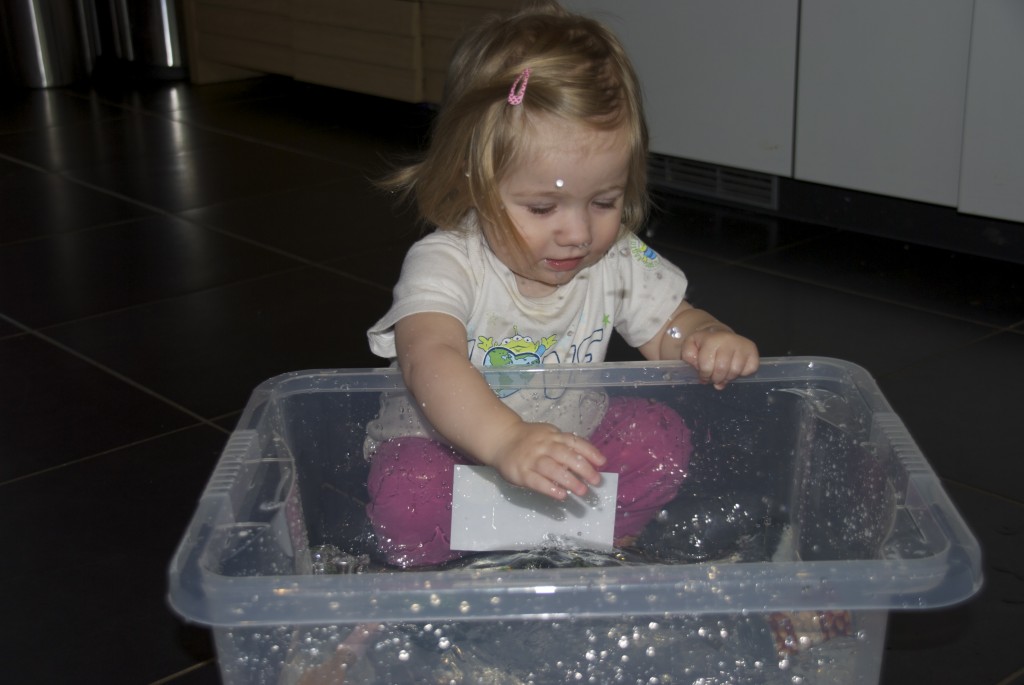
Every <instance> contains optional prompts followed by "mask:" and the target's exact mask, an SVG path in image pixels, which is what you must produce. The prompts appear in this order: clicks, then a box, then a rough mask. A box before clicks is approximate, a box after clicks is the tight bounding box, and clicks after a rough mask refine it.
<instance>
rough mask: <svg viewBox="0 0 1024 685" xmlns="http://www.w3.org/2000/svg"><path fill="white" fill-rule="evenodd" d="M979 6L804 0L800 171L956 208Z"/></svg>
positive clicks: (809, 177) (937, 0)
mask: <svg viewBox="0 0 1024 685" xmlns="http://www.w3.org/2000/svg"><path fill="white" fill-rule="evenodd" d="M973 5H974V2H973V0H857V2H848V1H847V0H816V1H815V2H805V3H803V4H802V8H801V13H800V59H799V62H800V66H799V73H798V77H797V79H798V82H799V90H798V97H797V119H796V162H795V176H796V178H798V179H801V180H805V181H812V182H816V183H825V184H829V185H835V186H841V187H845V188H852V189H856V190H863V191H868V192H874V193H881V194H883V195H891V196H896V197H902V198H908V199H913V200H921V201H924V202H932V203H936V204H941V205H949V206H955V205H956V204H957V194H958V185H959V174H960V148H961V140H962V137H963V112H964V101H965V92H966V87H967V62H968V52H969V48H970V33H971V13H972V8H973Z"/></svg>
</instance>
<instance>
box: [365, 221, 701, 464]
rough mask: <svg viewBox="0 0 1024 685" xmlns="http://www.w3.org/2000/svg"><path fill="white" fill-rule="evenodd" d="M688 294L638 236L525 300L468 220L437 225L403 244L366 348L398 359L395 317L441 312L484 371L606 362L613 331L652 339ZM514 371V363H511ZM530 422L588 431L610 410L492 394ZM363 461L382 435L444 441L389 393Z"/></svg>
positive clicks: (540, 393) (574, 398)
mask: <svg viewBox="0 0 1024 685" xmlns="http://www.w3.org/2000/svg"><path fill="white" fill-rule="evenodd" d="M685 293H686V277H685V276H684V275H683V273H682V271H680V270H679V269H678V268H677V267H676V266H675V265H673V264H671V263H669V262H667V261H665V260H664V259H662V258H661V257H660V256H659V255H658V254H657V253H656V252H654V250H652V249H650V248H649V247H647V245H645V244H644V243H643V241H641V240H640V239H639V238H637V237H635V236H628V237H626V238H623V239H621V240H619V241H618V242H617V243H616V244H615V245H614V246H613V247H612V249H611V250H609V251H608V253H607V254H606V255H605V256H604V257H603V258H602V259H601V260H600V261H598V262H597V263H596V264H594V265H592V266H590V267H588V268H586V269H584V270H583V271H581V272H580V273H579V274H577V275H576V277H575V278H573V279H572V280H571V281H569V283H567V284H565V285H563V286H561V287H559V288H558V289H556V290H555V291H554V292H553V293H552V294H550V295H548V296H545V297H541V298H531V297H524V296H523V295H521V294H520V293H519V290H518V288H517V286H516V282H515V274H513V273H512V271H510V270H509V268H508V267H506V266H505V265H504V264H503V263H502V262H501V261H500V260H499V259H498V258H497V257H496V256H495V254H494V253H493V252H492V251H491V249H490V248H489V247H488V245H487V243H486V240H485V239H484V237H483V234H482V232H481V231H480V230H479V229H477V228H476V227H475V226H468V227H467V228H465V229H464V230H458V231H435V232H434V233H431V234H430V235H428V236H426V237H424V238H423V239H421V240H420V241H418V242H417V243H416V244H414V245H413V246H412V248H410V250H409V253H408V254H407V255H406V258H405V262H404V264H403V265H402V275H401V277H400V278H399V280H398V283H397V284H396V285H395V289H394V301H393V303H392V305H391V309H390V310H389V311H388V312H387V314H385V315H384V317H383V318H382V319H381V320H380V321H378V322H377V323H376V324H375V325H374V326H373V327H372V328H370V330H369V331H368V334H367V335H368V338H369V342H370V349H371V350H372V351H373V353H374V354H377V355H379V356H381V357H385V358H387V359H389V360H394V358H395V331H394V326H395V323H396V322H398V321H399V320H400V319H402V318H404V317H406V316H409V315H411V314H417V313H425V312H436V313H443V314H448V315H450V316H453V317H455V318H456V319H458V320H459V321H461V322H462V323H463V324H464V325H465V327H466V353H467V356H468V357H469V359H470V361H472V362H473V363H474V364H476V365H478V366H481V367H484V368H495V367H516V366H520V365H535V364H580V363H591V362H601V361H604V358H605V354H606V352H607V350H608V344H609V341H610V339H611V333H612V330H613V328H614V329H617V330H618V331H619V333H620V334H621V335H622V337H623V338H624V339H625V340H626V342H627V343H629V344H630V345H632V346H633V347H639V346H640V345H643V344H644V343H646V342H647V341H649V340H650V339H651V338H653V337H654V336H655V335H656V334H657V333H658V332H659V331H660V330H661V327H662V326H664V324H665V322H666V321H668V319H669V317H670V316H671V315H672V313H673V312H674V311H675V309H676V307H678V306H679V303H680V302H681V301H682V299H683V297H684V295H685ZM509 370H512V369H509ZM496 392H497V394H498V395H499V396H501V397H502V399H503V400H504V401H505V403H506V404H508V405H509V406H510V407H511V408H512V409H514V410H515V411H516V412H518V413H519V414H520V416H522V417H523V418H524V419H525V420H527V421H542V422H545V423H552V424H554V425H556V426H558V427H559V428H560V429H561V430H564V431H567V432H575V433H577V434H578V435H583V436H588V435H590V433H591V432H592V431H593V429H594V428H596V427H597V424H598V423H600V421H601V419H602V418H603V415H604V410H605V408H606V407H607V398H606V397H605V396H604V393H602V392H597V391H574V392H571V393H567V392H565V391H564V390H559V389H557V388H555V389H553V388H538V389H537V390H535V391H534V390H531V391H523V390H516V389H510V390H507V391H503V390H502V389H500V388H499V389H497V390H496ZM367 435H368V437H367V444H366V451H367V456H368V457H369V456H370V455H371V454H372V452H373V451H374V450H375V448H376V445H377V444H378V443H379V442H380V441H383V440H386V439H389V438H394V437H403V436H413V435H415V436H425V437H431V438H433V439H439V440H443V439H442V438H441V437H440V436H439V435H438V434H437V433H436V432H435V431H434V430H433V429H432V428H431V427H430V426H429V424H428V423H427V422H426V420H425V419H424V418H423V417H422V414H421V412H420V411H419V408H418V407H416V406H415V405H414V404H413V403H412V402H410V401H409V397H408V396H407V395H404V394H403V395H387V396H383V397H382V400H381V413H380V415H379V416H378V418H377V420H375V421H373V422H371V424H370V425H369V426H368V427H367Z"/></svg>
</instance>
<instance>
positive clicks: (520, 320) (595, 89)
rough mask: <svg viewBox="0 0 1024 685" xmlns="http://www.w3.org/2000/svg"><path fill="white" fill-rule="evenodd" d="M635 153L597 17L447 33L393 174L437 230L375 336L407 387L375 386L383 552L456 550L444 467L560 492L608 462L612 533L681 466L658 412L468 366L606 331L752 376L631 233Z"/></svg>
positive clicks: (661, 355) (663, 411) (621, 530)
mask: <svg viewBox="0 0 1024 685" xmlns="http://www.w3.org/2000/svg"><path fill="white" fill-rule="evenodd" d="M646 158H647V129H646V124H645V122H644V117H643V111H642V104H641V94H640V88H639V84H638V82H637V78H636V75H635V73H634V71H633V68H632V66H631V65H630V63H629V60H628V58H627V57H626V55H625V53H624V51H623V49H622V46H621V45H620V44H619V42H618V40H617V39H616V38H615V37H614V36H613V35H612V34H611V33H610V32H609V31H608V30H607V29H606V28H604V27H603V26H602V25H601V24H599V23H597V22H595V21H593V20H591V19H588V18H585V17H582V16H578V15H574V14H570V13H568V12H566V11H565V10H563V9H562V8H560V7H559V6H558V5H556V4H554V3H548V4H543V5H540V6H538V7H534V8H532V9H529V10H525V11H523V12H520V13H519V14H516V15H514V16H511V17H507V18H503V19H494V20H491V21H490V22H488V23H486V24H484V25H483V26H481V27H480V28H479V29H477V30H476V31H474V32H472V33H471V34H470V35H469V36H468V37H467V38H465V39H464V40H463V41H462V42H461V43H460V45H459V47H458V49H457V50H456V54H455V57H454V59H453V62H452V65H451V68H450V70H449V73H448V80H447V90H446V94H445V99H444V102H443V103H442V107H441V110H440V112H439V114H438V118H437V120H436V122H435V127H434V130H433V135H432V139H431V145H430V148H429V150H428V152H427V154H426V156H425V159H424V160H423V161H422V162H420V163H418V164H415V165H413V166H410V167H407V168H405V169H402V170H400V171H399V172H397V173H396V174H395V175H394V177H393V178H391V179H390V181H389V184H388V185H389V186H390V187H391V188H393V189H395V190H400V191H402V192H405V193H412V194H414V196H415V198H416V201H417V204H418V207H419V210H420V213H421V215H422V217H423V218H424V219H425V220H426V221H428V222H429V223H430V224H432V225H434V226H435V227H436V230H435V231H434V232H433V233H431V234H429V235H428V236H426V237H425V238H423V239H421V240H420V241H419V242H417V243H416V244H415V245H413V247H412V248H411V249H410V251H409V253H408V255H407V257H406V259H405V263H404V265H403V267H402V274H401V277H400V279H399V282H398V284H397V285H396V286H395V291H394V302H393V304H392V307H391V309H390V311H388V313H387V314H386V315H385V316H384V318H383V319H381V320H380V321H379V322H378V323H377V324H376V325H374V326H373V327H372V328H371V329H370V331H369V341H370V346H371V349H372V350H373V352H374V353H375V354H378V355H380V356H383V357H386V358H389V359H397V363H398V366H399V367H400V369H401V371H402V376H403V378H404V380H405V383H406V385H407V387H408V389H409V392H410V393H411V396H412V398H413V401H408V400H406V399H403V398H402V397H390V398H384V400H383V401H382V409H381V413H380V415H379V416H378V418H377V420H376V421H374V422H372V423H371V425H370V426H369V427H368V437H367V456H368V457H369V458H370V459H371V460H372V461H371V468H370V476H369V483H368V487H369V491H370V502H369V504H368V506H367V512H368V515H369V518H370V521H371V522H372V524H373V526H374V529H375V531H376V533H377V536H378V541H379V542H378V544H379V545H380V548H381V551H382V552H383V553H384V554H385V556H386V557H387V558H388V560H389V561H390V562H391V563H393V564H397V565H400V566H407V567H408V566H417V565H424V564H437V563H441V562H444V561H448V560H451V559H453V558H456V557H458V556H459V553H458V552H454V551H452V550H451V548H450V547H449V545H448V539H449V532H450V525H451V489H452V474H453V470H454V465H455V464H463V463H466V464H468V463H476V464H484V465H488V466H492V467H494V468H495V469H497V471H498V472H499V473H500V474H501V475H502V476H503V477H504V478H505V479H506V480H508V481H510V482H511V483H514V484H516V485H520V486H523V487H527V488H530V489H532V490H535V491H537V492H541V493H545V494H547V495H550V496H551V497H554V498H555V499H559V500H561V499H564V498H566V497H567V493H568V492H572V493H574V494H576V495H580V496H582V495H584V494H586V492H587V489H588V486H589V485H596V484H597V483H599V482H600V475H599V471H601V470H603V471H609V472H616V473H618V474H619V490H618V501H617V509H616V524H615V538H616V541H618V542H620V543H621V542H622V541H625V540H628V539H629V538H631V537H633V536H635V535H636V534H637V533H639V532H640V530H641V529H642V528H643V526H644V524H646V523H647V522H648V521H649V520H650V519H651V517H652V516H654V515H655V514H656V513H657V511H658V510H659V509H660V508H661V507H662V506H663V505H664V504H665V503H667V502H668V501H669V500H671V499H672V498H673V497H674V496H675V494H676V491H677V489H678V488H679V485H680V483H681V482H682V480H683V478H684V476H685V473H686V465H687V461H688V459H689V455H690V452H691V451H692V447H691V445H690V436H689V430H688V429H687V428H686V426H685V424H684V423H683V421H682V419H681V418H680V417H679V416H678V415H677V414H676V413H675V412H674V411H673V410H671V409H669V408H668V407H666V406H663V405H661V404H658V403H654V402H650V401H648V400H641V399H635V398H624V397H614V398H609V397H607V396H606V395H604V394H603V393H599V392H583V391H575V392H556V391H552V390H551V389H548V390H539V391H537V392H528V391H519V392H514V391H510V392H503V391H501V390H500V389H499V390H498V391H495V390H494V389H492V388H491V387H490V386H489V385H488V384H487V383H486V382H485V380H484V378H483V376H482V375H481V373H480V370H479V367H494V366H502V365H518V364H568V363H572V364H578V363H594V362H601V361H603V360H604V357H605V352H606V350H607V347H608V342H609V339H610V337H611V332H612V329H613V328H615V329H618V331H619V332H620V333H621V334H622V336H623V338H624V339H625V340H626V341H627V342H628V343H629V344H631V345H633V346H635V347H637V349H638V350H639V351H640V352H641V354H642V355H643V356H644V357H645V358H647V359H683V360H685V361H686V362H688V363H690V364H692V365H693V366H694V367H696V368H697V369H698V371H699V374H700V377H701V379H702V380H704V381H707V382H709V383H712V384H714V385H715V387H717V388H722V387H724V386H725V384H726V383H728V382H729V381H730V380H732V379H734V378H736V377H738V376H742V375H747V374H751V373H753V372H754V371H756V370H757V367H758V353H757V348H756V347H755V345H754V344H753V343H752V342H751V341H749V340H747V339H746V338H744V337H742V336H739V335H737V334H735V333H734V332H733V331H732V330H731V329H730V328H728V327H727V326H725V325H723V324H722V323H720V322H719V321H718V320H717V319H715V318H714V317H712V316H711V315H710V314H708V313H707V312H704V311H701V310H699V309H695V308H693V307H691V306H690V305H689V304H688V303H687V302H686V301H685V300H684V299H683V295H684V293H685V291H686V278H685V276H684V275H683V273H682V272H681V271H680V270H679V269H678V268H676V267H675V266H673V265H672V264H670V263H668V262H666V261H665V260H664V259H662V258H661V257H660V256H659V255H658V254H657V253H656V252H654V251H653V250H651V249H650V248H648V247H647V246H646V245H644V243H643V242H641V241H640V240H639V239H638V238H637V237H636V236H635V235H634V232H635V231H636V230H637V229H638V228H639V226H640V225H641V223H642V222H643V220H644V218H645V215H646V209H647V196H646ZM506 395H507V396H506Z"/></svg>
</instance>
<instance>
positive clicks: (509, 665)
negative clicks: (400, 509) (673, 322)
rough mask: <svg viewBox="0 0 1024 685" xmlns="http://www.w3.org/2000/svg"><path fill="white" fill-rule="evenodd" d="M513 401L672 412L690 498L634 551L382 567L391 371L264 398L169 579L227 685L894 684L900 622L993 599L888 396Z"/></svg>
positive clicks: (555, 383) (631, 367)
mask: <svg viewBox="0 0 1024 685" xmlns="http://www.w3.org/2000/svg"><path fill="white" fill-rule="evenodd" d="M487 378H488V380H489V381H490V382H491V383H492V384H493V385H495V386H497V385H499V384H500V385H501V386H502V387H503V388H505V389H507V388H508V387H509V384H513V385H518V386H523V387H537V386H538V385H541V384H542V385H543V387H545V388H549V389H557V390H559V391H560V390H561V389H568V388H587V389H598V390H601V389H603V391H604V392H607V393H608V394H609V395H615V394H628V395H631V396H636V397H645V398H650V399H652V400H657V401H660V402H664V403H667V404H669V405H671V406H672V407H674V408H675V409H676V410H677V411H678V412H679V413H680V415H682V416H683V417H684V419H685V420H686V421H687V423H688V424H689V426H690V428H691V430H692V432H693V439H694V445H695V451H694V454H693V456H692V457H691V460H690V466H689V473H688V476H687V479H686V482H685V483H684V485H683V487H682V489H681V491H680V493H679V495H678V496H677V497H676V499H675V500H673V501H672V502H671V503H670V504H669V505H667V506H666V507H665V509H664V511H662V512H661V513H660V514H659V515H658V517H657V518H656V519H655V520H654V521H652V522H651V523H650V524H649V525H648V526H647V528H646V529H645V530H644V532H643V534H642V535H641V536H640V538H639V539H638V540H637V542H636V544H635V545H633V546H631V547H630V548H628V549H624V550H620V551H618V552H616V553H607V552H606V553H600V552H589V551H587V550H578V549H572V548H565V547H562V548H558V547H552V548H550V549H539V550H536V551H533V552H519V553H504V554H502V553H490V554H475V555H469V556H467V557H466V558H464V559H461V560H459V561H457V562H453V563H451V564H449V565H447V566H446V567H444V568H430V569H422V570H401V569H395V568H389V567H387V566H385V565H384V564H382V563H381V562H380V561H379V559H378V558H377V556H376V554H375V551H374V550H375V546H374V544H373V536H372V534H371V533H370V530H369V528H368V526H367V523H366V515H365V511H364V508H365V502H366V472H367V463H366V460H365V459H364V457H363V442H364V438H365V431H366V425H367V423H368V422H369V421H371V420H372V419H373V418H374V416H375V415H376V413H377V411H378V408H379V403H380V397H381V395H382V393H401V392H404V390H403V386H402V381H401V376H400V375H399V373H398V372H397V371H394V370H334V371H309V372H299V373H291V374H286V375H283V376H280V377H277V378H274V379H271V380H269V381H267V382H266V383H264V384H263V385H261V386H260V387H259V388H257V389H256V390H255V391H254V393H253V395H252V398H251V400H250V402H249V405H248V407H247V408H246V410H245V412H244V414H243V415H242V417H241V419H240V421H239V424H238V427H237V429H236V430H235V431H234V433H233V434H232V435H231V438H230V440H229V441H228V444H227V446H226V447H225V449H224V452H223V454H222V456H221V458H220V461H219V463H218V464H217V467H216V470H215V471H214V473H213V475H212V477H211V479H210V482H209V484H208V485H207V487H206V490H205V491H204V492H203V495H202V497H201V499H200V501H199V505H198V509H197V511H196V513H195V516H194V518H193V520H192V523H191V525H190V527H189V529H188V531H187V532H186V534H185V537H184V539H183V540H182V542H181V545H180V547H179V549H178V551H177V554H176V556H175V558H174V559H173V561H172V564H171V569H170V602H171V604H172V606H173V607H174V609H175V610H176V611H177V612H178V613H180V614H181V615H182V616H183V617H184V618H186V619H188V620H190V621H194V622H196V623H200V624H204V625H207V626H211V627H212V629H213V634H214V638H215V641H216V647H217V656H218V661H219V664H220V669H221V675H222V678H223V680H224V682H225V683H229V684H232V685H234V684H243V683H245V684H250V683H267V684H270V683H274V684H277V683H281V684H287V685H320V684H326V683H381V684H384V683H388V684H390V683H417V684H420V683H431V684H433V683H437V684H439V685H447V684H449V683H456V684H463V683H467V684H468V683H487V684H510V685H511V684H517V685H518V684H525V683H535V684H536V685H543V684H545V683H630V684H633V683H642V684H644V685H655V684H663V685H664V684H668V683H686V684H687V685H691V684H694V683H701V684H703V685H713V684H719V683H786V684H787V685H792V684H794V683H803V684H807V685H810V684H812V683H829V684H839V683H843V684H846V683H876V682H877V681H878V677H879V668H880V664H881V660H882V651H883V644H884V639H885V626H886V618H887V614H888V612H889V611H890V610H892V609H927V608H930V607H940V606H945V605H949V604H953V603H956V602H960V601H962V600H965V599H967V598H968V597H970V596H971V595H972V594H973V593H974V592H975V591H976V590H977V589H978V588H979V586H980V584H981V570H980V569H981V564H980V552H979V548H978V544H977V542H976V541H975V539H974V537H973V536H972V535H971V533H970V532H969V531H968V529H967V528H966V526H965V525H964V522H963V520H962V519H961V517H960V515H959V514H958V513H957V511H956V510H955V508H954V507H953V506H952V504H951V503H950V501H949V499H948V497H947V496H946V494H945V493H944V492H943V490H942V486H941V484H940V482H939V480H938V478H937V477H936V475H935V473H934V472H933V471H932V470H931V468H930V467H929V466H928V464H927V462H926V461H925V459H924V457H923V456H922V455H921V453H920V451H919V450H918V448H917V447H916V445H915V444H914V441H913V439H912V438H911V437H910V435H908V433H907V431H906V429H905V428H904V426H903V424H902V422H901V421H900V419H899V418H898V417H897V416H896V415H895V414H894V413H893V411H892V409H891V408H890V406H889V404H888V403H887V402H886V400H885V398H884V397H883V396H882V394H881V393H880V392H879V390H878V387H877V385H876V384H875V382H874V381H873V380H872V378H871V377H870V376H869V375H868V374H867V373H866V372H865V371H864V370H863V369H861V368H859V367H857V366H854V365H851V364H849V363H846V362H842V361H837V360H832V359H820V358H782V359H767V360H763V363H762V367H761V370H760V371H759V372H758V373H757V375H756V376H753V377H751V378H747V379H741V380H738V381H736V382H734V383H732V384H731V385H729V386H728V387H727V388H726V389H725V390H723V391H716V390H714V389H713V388H710V387H708V386H706V385H702V384H700V383H699V382H698V380H697V378H696V376H695V374H694V373H693V371H692V370H690V369H689V368H688V367H686V366H684V365H681V364H669V363H661V364H651V363H643V364H634V363H627V364H604V365H591V366H583V367H572V366H570V367H566V366H561V367H533V368H529V367H516V369H515V371H514V373H510V372H509V370H508V369H504V370H500V371H494V372H488V375H487Z"/></svg>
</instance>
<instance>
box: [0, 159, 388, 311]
mask: <svg viewBox="0 0 1024 685" xmlns="http://www.w3.org/2000/svg"><path fill="white" fill-rule="evenodd" d="M0 156H2V155H0ZM46 173H54V174H55V175H57V176H59V177H61V178H63V179H64V180H66V181H68V182H70V183H74V184H77V185H79V186H82V187H83V188H88V189H89V190H92V191H95V192H98V193H101V194H103V195H107V196H109V197H113V198H115V199H117V200H120V201H122V202H127V203H128V204H131V205H134V206H136V207H141V208H142V209H145V210H147V211H149V212H152V213H154V214H157V215H160V216H163V217H166V218H170V219H173V220H175V221H182V222H184V223H188V224H191V225H193V226H196V227H198V228H201V229H203V230H204V231H210V232H211V233H217V234H220V235H223V236H227V237H229V238H232V239H234V240H237V241H239V242H242V243H245V244H247V245H251V246H253V247H257V248H260V249H262V250H266V251H267V252H271V253H273V254H276V255H278V256H281V257H284V258H285V259H290V260H292V261H294V262H298V263H299V264H301V265H302V266H305V267H311V268H314V269H318V270H321V271H326V272H328V273H331V274H334V275H335V276H341V277H343V278H347V279H349V280H352V281H356V282H357V283H359V284H361V285H368V286H371V287H373V288H376V289H377V290H381V291H383V292H387V293H390V292H391V288H390V287H385V286H382V285H380V284H379V283H374V282H373V281H370V280H368V279H365V278H362V277H360V276H356V275H355V274H350V273H348V272H346V271H344V270H342V269H336V268H334V267H331V266H328V265H327V264H325V263H323V262H316V261H314V260H312V259H307V258H306V257H302V256H300V255H297V254H295V253H293V252H288V251H287V250H283V249H281V248H279V247H275V246H273V245H268V244H267V243H263V242H260V241H258V240H253V239H252V238H249V237H248V236H244V235H241V234H239V233H235V232H233V231H228V230H225V229H223V228H218V227H216V226H210V225H208V224H204V223H203V222H201V221H196V220H195V219H192V218H190V217H187V216H183V215H181V214H178V213H175V212H173V211H171V210H167V209H163V208H162V207H156V206H153V205H150V204H148V203H145V202H142V201H141V200H137V199H135V198H132V197H128V196H127V195H122V194H121V193H117V192H114V191H112V190H109V189H107V188H103V187H102V186H97V185H95V184H92V183H89V182H88V181H83V180H81V179H78V178H75V177H74V176H70V175H68V174H66V173H64V172H46ZM332 182H333V180H328V181H324V182H323V183H322V184H321V185H329V184H330V183H332ZM189 209H195V208H194V207H192V208H189ZM297 268H298V267H297ZM287 271H288V270H285V271H282V272H275V273H287ZM236 282H238V281H236ZM225 285H232V284H230V283H229V284H225Z"/></svg>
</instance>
